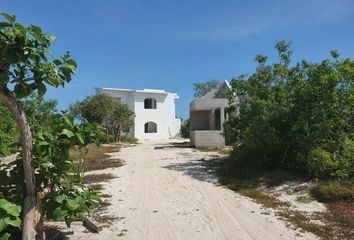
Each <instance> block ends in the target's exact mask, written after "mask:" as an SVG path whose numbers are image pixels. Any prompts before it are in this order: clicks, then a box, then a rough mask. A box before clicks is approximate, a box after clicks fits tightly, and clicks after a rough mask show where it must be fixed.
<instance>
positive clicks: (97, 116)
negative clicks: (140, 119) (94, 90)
mask: <svg viewBox="0 0 354 240" xmlns="http://www.w3.org/2000/svg"><path fill="white" fill-rule="evenodd" d="M69 111H70V112H71V113H72V114H73V115H74V116H75V117H76V118H78V119H80V120H82V121H86V122H89V123H96V124H99V125H101V126H103V127H105V128H106V129H107V130H109V131H110V132H111V133H112V134H113V136H114V138H115V140H116V141H119V140H120V137H121V136H120V134H121V132H122V130H123V129H127V128H129V127H131V126H132V125H133V123H134V113H133V112H132V111H130V110H129V108H128V105H126V104H125V103H122V102H120V101H117V100H115V99H114V98H112V97H110V96H108V95H106V94H97V95H93V96H89V97H86V98H85V99H84V100H83V101H81V102H76V103H74V104H72V105H71V106H70V108H69Z"/></svg>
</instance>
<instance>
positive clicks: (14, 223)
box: [4, 217, 21, 228]
mask: <svg viewBox="0 0 354 240" xmlns="http://www.w3.org/2000/svg"><path fill="white" fill-rule="evenodd" d="M4 222H5V223H6V224H7V225H10V226H13V227H16V228H20V227H21V219H20V218H18V217H17V218H15V219H10V218H5V219H4Z"/></svg>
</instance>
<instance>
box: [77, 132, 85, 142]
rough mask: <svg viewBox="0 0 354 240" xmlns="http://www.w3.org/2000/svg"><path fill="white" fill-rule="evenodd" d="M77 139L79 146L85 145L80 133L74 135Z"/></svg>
mask: <svg viewBox="0 0 354 240" xmlns="http://www.w3.org/2000/svg"><path fill="white" fill-rule="evenodd" d="M75 135H76V137H77V139H78V140H79V142H80V144H85V141H84V139H83V137H82V135H81V134H80V133H75Z"/></svg>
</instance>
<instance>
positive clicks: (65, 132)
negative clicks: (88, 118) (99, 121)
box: [61, 129, 75, 138]
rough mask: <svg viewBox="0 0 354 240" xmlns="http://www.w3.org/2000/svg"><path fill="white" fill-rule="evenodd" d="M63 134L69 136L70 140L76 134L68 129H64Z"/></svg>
mask: <svg viewBox="0 0 354 240" xmlns="http://www.w3.org/2000/svg"><path fill="white" fill-rule="evenodd" d="M61 134H63V135H65V136H67V137H68V138H72V137H74V136H75V134H74V133H73V132H72V131H70V130H68V129H63V130H62V131H61Z"/></svg>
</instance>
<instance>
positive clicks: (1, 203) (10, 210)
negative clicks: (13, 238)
mask: <svg viewBox="0 0 354 240" xmlns="http://www.w3.org/2000/svg"><path fill="white" fill-rule="evenodd" d="M0 208H1V209H3V210H4V211H5V212H6V213H7V214H10V215H11V216H14V217H18V216H20V213H21V206H18V205H16V204H14V203H11V202H9V201H7V200H6V199H0Z"/></svg>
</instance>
